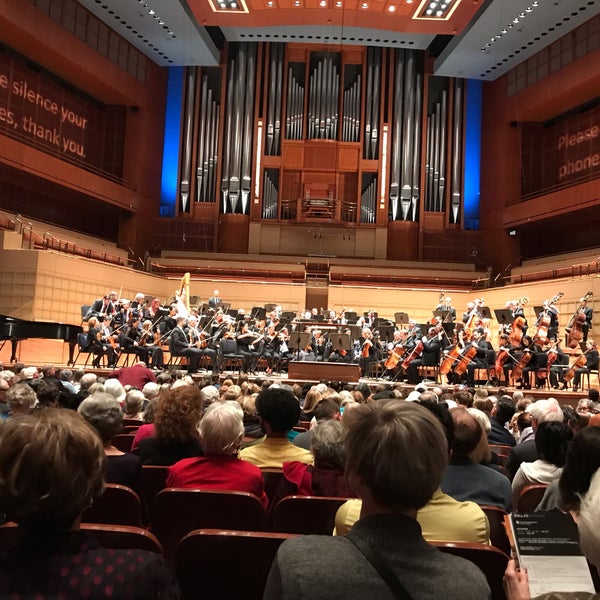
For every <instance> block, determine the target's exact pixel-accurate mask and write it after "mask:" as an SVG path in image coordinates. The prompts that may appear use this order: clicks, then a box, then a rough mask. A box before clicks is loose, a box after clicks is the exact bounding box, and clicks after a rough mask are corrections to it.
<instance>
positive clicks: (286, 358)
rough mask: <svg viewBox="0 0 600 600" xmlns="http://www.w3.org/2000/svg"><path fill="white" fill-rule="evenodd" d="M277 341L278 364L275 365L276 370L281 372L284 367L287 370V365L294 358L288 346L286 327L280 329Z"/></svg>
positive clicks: (288, 333)
mask: <svg viewBox="0 0 600 600" xmlns="http://www.w3.org/2000/svg"><path fill="white" fill-rule="evenodd" d="M279 340H280V343H279V362H278V364H277V370H278V371H282V370H283V369H284V367H286V368H287V365H288V363H289V362H290V360H292V357H293V356H294V353H293V352H292V351H291V350H290V348H289V346H288V343H289V341H290V332H289V330H288V328H287V327H282V328H281V331H280V332H279Z"/></svg>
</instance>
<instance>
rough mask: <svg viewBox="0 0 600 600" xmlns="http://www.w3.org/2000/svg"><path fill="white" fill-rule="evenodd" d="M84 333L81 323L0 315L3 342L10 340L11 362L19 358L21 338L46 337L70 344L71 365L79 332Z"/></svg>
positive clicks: (0, 333)
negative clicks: (51, 321)
mask: <svg viewBox="0 0 600 600" xmlns="http://www.w3.org/2000/svg"><path fill="white" fill-rule="evenodd" d="M78 333H83V329H82V327H81V326H80V325H66V324H65V323H48V322H45V321H26V320H24V319H17V318H16V317H8V316H6V315H0V340H1V341H2V344H4V343H6V342H7V341H10V343H11V346H12V353H11V357H10V361H11V362H16V360H17V347H18V345H19V342H20V341H21V340H25V339H28V338H44V339H48V340H64V341H65V342H68V344H69V362H68V364H69V365H72V364H73V354H74V352H75V345H76V344H77V334H78Z"/></svg>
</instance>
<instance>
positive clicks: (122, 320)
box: [113, 300, 134, 327]
mask: <svg viewBox="0 0 600 600" xmlns="http://www.w3.org/2000/svg"><path fill="white" fill-rule="evenodd" d="M133 314H134V313H133V310H132V309H131V301H130V300H121V308H120V309H119V310H118V311H117V313H116V314H115V316H114V318H113V325H114V326H115V327H124V326H125V325H127V323H129V322H130V321H131V318H132V317H133Z"/></svg>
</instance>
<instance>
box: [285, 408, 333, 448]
mask: <svg viewBox="0 0 600 600" xmlns="http://www.w3.org/2000/svg"><path fill="white" fill-rule="evenodd" d="M341 417H342V413H341V412H340V407H339V406H338V404H337V402H336V401H335V400H332V399H331V398H323V400H321V401H320V402H319V404H317V407H316V408H315V416H314V418H315V420H316V422H317V423H319V422H320V421H325V420H327V419H338V420H340V419H341ZM313 431H314V429H309V430H308V431H302V432H301V433H299V434H298V435H297V436H296V437H295V438H294V442H293V443H294V446H298V447H299V448H304V449H305V450H310V445H311V441H312V436H313Z"/></svg>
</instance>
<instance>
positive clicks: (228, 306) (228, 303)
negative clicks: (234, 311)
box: [215, 302, 231, 312]
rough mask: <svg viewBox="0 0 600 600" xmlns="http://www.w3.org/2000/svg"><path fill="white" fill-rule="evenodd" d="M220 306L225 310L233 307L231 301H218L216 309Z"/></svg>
mask: <svg viewBox="0 0 600 600" xmlns="http://www.w3.org/2000/svg"><path fill="white" fill-rule="evenodd" d="M217 308H220V309H221V310H222V311H223V312H227V311H228V310H229V309H230V308H231V302H217V305H216V306H215V310H216V309H217Z"/></svg>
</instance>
